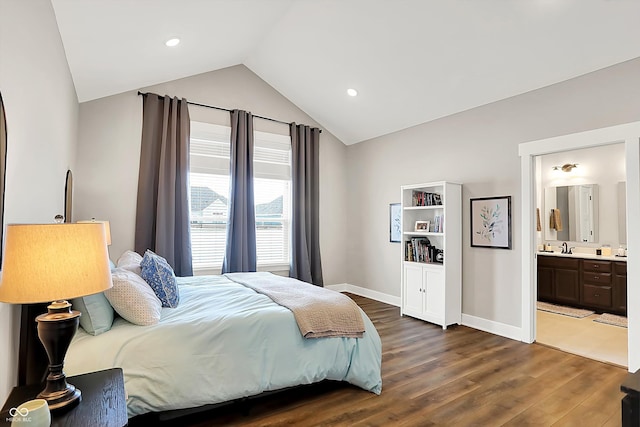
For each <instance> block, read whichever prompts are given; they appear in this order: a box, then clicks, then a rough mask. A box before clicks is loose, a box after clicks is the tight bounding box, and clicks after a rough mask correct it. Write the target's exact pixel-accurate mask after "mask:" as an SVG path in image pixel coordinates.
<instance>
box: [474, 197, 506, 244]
mask: <svg viewBox="0 0 640 427" xmlns="http://www.w3.org/2000/svg"><path fill="white" fill-rule="evenodd" d="M471 246H472V247H479V248H495V249H511V196H498V197H483V198H477V199H471Z"/></svg>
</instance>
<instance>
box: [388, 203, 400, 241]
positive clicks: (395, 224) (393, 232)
mask: <svg viewBox="0 0 640 427" xmlns="http://www.w3.org/2000/svg"><path fill="white" fill-rule="evenodd" d="M401 237H402V229H401V224H400V203H391V204H390V205H389V241H390V242H398V243H399V242H400V239H401Z"/></svg>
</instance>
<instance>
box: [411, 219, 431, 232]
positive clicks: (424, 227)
mask: <svg viewBox="0 0 640 427" xmlns="http://www.w3.org/2000/svg"><path fill="white" fill-rule="evenodd" d="M429 225H431V221H416V226H415V231H429Z"/></svg>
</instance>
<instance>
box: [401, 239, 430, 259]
mask: <svg viewBox="0 0 640 427" xmlns="http://www.w3.org/2000/svg"><path fill="white" fill-rule="evenodd" d="M431 248H432V246H431V242H430V241H429V239H428V238H426V237H414V238H412V239H411V240H407V241H405V256H404V259H405V261H412V262H431V261H430V260H431V259H433V251H432V250H431Z"/></svg>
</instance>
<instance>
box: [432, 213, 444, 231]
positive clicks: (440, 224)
mask: <svg viewBox="0 0 640 427" xmlns="http://www.w3.org/2000/svg"><path fill="white" fill-rule="evenodd" d="M433 232H434V233H444V217H443V216H442V215H436V216H434V217H433Z"/></svg>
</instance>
